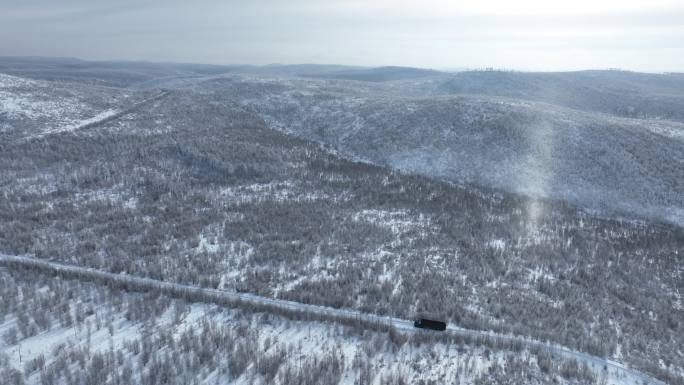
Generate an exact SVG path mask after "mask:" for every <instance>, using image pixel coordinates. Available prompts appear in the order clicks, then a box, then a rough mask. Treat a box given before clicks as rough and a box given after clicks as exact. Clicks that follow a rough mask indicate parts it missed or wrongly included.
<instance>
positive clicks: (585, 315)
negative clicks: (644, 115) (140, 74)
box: [0, 77, 684, 383]
mask: <svg viewBox="0 0 684 385" xmlns="http://www.w3.org/2000/svg"><path fill="white" fill-rule="evenodd" d="M307 82H309V81H308V80H307ZM333 83H334V82H333ZM236 84H237V85H239V86H240V87H237V86H236ZM255 84H261V85H262V87H261V88H260V87H256V86H255ZM82 86H84V85H82ZM84 87H85V86H84ZM241 87H242V88H241ZM345 87H347V86H345ZM359 87H360V89H361V90H363V88H364V87H366V86H359ZM89 92H101V91H98V89H97V88H92V89H91V91H89ZM106 92H109V91H106ZM126 92H129V93H131V94H135V95H136V96H135V97H137V98H140V99H141V100H142V99H144V97H143V96H145V97H146V96H147V95H149V94H150V92H149V91H142V93H141V94H137V93H136V92H139V91H134V90H127V91H126ZM283 92H286V93H288V92H289V93H300V94H301V95H302V98H304V99H307V98H309V97H310V98H312V100H316V101H317V103H316V104H312V105H311V106H310V107H307V108H306V109H305V110H302V109H293V110H292V111H290V115H287V116H288V117H289V118H290V119H292V120H291V121H294V117H295V116H296V115H294V114H295V113H297V112H298V111H307V113H308V111H315V109H316V108H322V107H321V106H328V105H329V104H335V103H337V101H336V99H335V98H334V97H332V96H325V95H327V94H326V93H320V91H319V90H317V89H315V88H314V89H312V90H311V89H310V90H308V91H307V90H306V88H296V89H295V90H292V89H291V88H290V86H288V85H287V83H283V82H274V81H271V80H258V79H257V80H249V81H247V82H243V81H241V80H240V81H237V82H236V81H235V78H234V77H231V78H229V79H219V80H209V81H207V82H203V83H197V84H195V85H192V86H189V87H183V88H178V89H174V90H169V91H167V93H166V95H165V97H164V98H161V99H158V100H153V101H151V102H149V103H146V104H144V105H141V106H140V107H139V108H137V109H135V110H130V111H128V112H127V113H125V114H123V115H121V116H118V117H117V118H116V119H112V120H104V121H102V122H100V123H96V124H91V125H87V126H82V127H80V128H78V129H74V130H71V131H59V132H55V133H52V134H48V135H43V136H39V137H34V138H28V139H27V138H11V139H12V140H5V141H2V142H0V169H2V170H3V172H2V173H1V174H0V196H2V198H3V199H0V250H1V251H2V252H4V253H8V254H18V255H22V254H29V255H35V256H38V257H41V258H49V259H56V260H60V261H65V262H70V263H74V264H78V265H81V266H89V267H95V268H99V269H104V270H107V271H111V272H115V273H128V274H136V275H143V276H149V277H154V278H156V279H162V280H165V281H172V282H182V283H192V284H199V285H202V286H206V287H214V288H223V289H226V290H236V291H247V292H252V293H257V294H262V295H267V296H273V297H277V298H287V299H292V300H297V301H302V302H306V303H315V304H323V305H327V306H333V307H348V308H357V309H362V310H364V311H367V312H372V313H378V314H387V315H397V316H401V317H403V318H413V317H415V316H416V315H418V314H424V313H427V314H434V315H437V316H439V317H441V318H443V319H445V320H449V321H451V322H454V323H457V324H459V325H462V326H464V327H470V328H482V329H493V330H499V331H504V332H511V333H516V334H521V335H528V336H531V337H535V338H539V339H542V340H547V339H548V340H552V341H557V342H560V343H562V344H564V345H567V346H569V347H573V348H576V349H578V350H581V351H586V352H590V353H592V354H597V355H606V356H609V357H613V358H615V359H616V360H618V361H622V362H626V363H629V364H630V365H634V366H635V367H638V368H640V369H643V370H645V371H646V372H649V373H652V374H655V375H657V376H658V377H660V378H662V379H665V380H666V381H670V382H672V383H675V381H681V378H682V375H683V374H684V367H683V366H682V364H681V363H682V362H683V361H682V352H681V348H680V347H681V346H682V344H684V340H682V327H684V325H682V322H681V320H682V319H684V310H683V309H682V305H681V298H680V294H679V293H680V292H681V291H682V289H683V288H682V282H683V280H682V263H681V262H682V256H681V250H684V230H683V229H682V228H681V227H677V226H675V225H671V224H668V223H667V222H658V221H655V222H647V221H641V220H628V219H611V218H604V217H602V216H599V215H595V214H591V213H590V212H587V211H584V210H580V209H578V208H577V207H575V206H573V205H571V204H568V203H564V202H563V201H554V200H544V199H540V198H529V197H525V196H523V195H517V194H514V193H510V192H506V191H505V190H498V189H493V188H489V187H478V185H471V184H454V183H450V182H447V181H439V180H436V179H433V178H430V177H429V176H425V175H419V174H412V173H408V172H402V171H398V170H394V169H391V168H386V167H382V166H381V165H374V164H371V163H367V162H359V161H355V160H350V159H349V157H347V156H346V155H345V153H344V152H342V153H338V152H337V151H336V150H334V149H332V148H331V147H327V146H323V145H320V144H318V143H316V142H312V141H309V140H307V139H304V138H301V137H299V138H298V137H295V136H291V135H288V134H286V133H284V132H281V131H278V130H274V129H272V126H271V125H272V124H273V121H272V120H269V119H266V120H264V117H266V118H269V116H268V115H269V114H265V113H264V110H263V108H265V107H264V105H262V104H260V105H256V104H255V103H253V101H254V100H262V99H259V98H261V97H262V96H263V95H274V96H273V97H278V96H279V95H281V94H282V93H283ZM307 92H310V93H311V94H307ZM345 92H346V91H345ZM364 92H365V91H364ZM374 92H375V91H374ZM383 92H384V91H383ZM151 94H152V95H154V94H155V93H151ZM132 97H133V96H132ZM103 98H104V96H103ZM240 100H242V101H246V102H240ZM325 100H327V101H328V102H327V103H328V104H326V102H325ZM469 100H470V99H469ZM319 101H320V103H319ZM352 102H353V100H352ZM401 103H402V104H401V105H402V106H404V107H406V104H404V101H401ZM412 103H413V102H412ZM445 103H446V102H445ZM468 103H470V102H468ZM473 103H475V102H473ZM360 105H361V106H362V107H364V108H368V109H371V108H374V106H375V107H377V109H379V110H380V109H382V108H384V106H385V104H384V102H373V103H370V102H364V101H363V100H361V102H360ZM465 105H466V106H468V104H467V103H466V104H465ZM475 105H477V106H481V105H484V106H486V107H487V108H483V109H481V110H477V111H479V113H482V114H483V116H490V113H491V114H497V113H499V112H497V111H500V110H499V109H498V107H495V105H496V103H494V102H487V103H486V104H480V103H475ZM317 106H318V107H317ZM430 106H432V104H431V105H430ZM437 106H440V104H439V103H438V104H437ZM489 106H491V107H489ZM418 107H420V108H424V107H423V106H421V105H418ZM102 108H103V109H108V108H112V107H111V106H109V105H106V106H102ZM298 108H299V107H298ZM326 108H327V107H326ZM350 108H352V109H354V108H356V107H354V105H353V104H352V107H350ZM430 108H433V107H430ZM434 108H441V107H434ZM444 108H445V109H446V110H448V111H453V109H452V108H451V107H449V108H447V107H444ZM391 111H399V110H391ZM429 111H431V110H429ZM340 114H344V110H343V112H340ZM516 114H517V115H515V116H523V117H525V116H528V115H526V113H523V112H519V113H516ZM559 114H560V113H559ZM431 115H433V114H432V113H426V116H428V117H429V116H431ZM325 116H327V117H328V118H329V119H333V118H334V117H332V116H331V115H325ZM384 116H387V117H391V113H390V112H387V114H385V115H384ZM469 116H470V115H469ZM552 116H553V119H560V117H558V116H560V115H555V113H553V114H552ZM301 118H302V120H303V121H304V122H305V123H307V124H308V122H311V121H314V120H307V119H309V117H308V116H307V115H302V116H301ZM328 118H323V117H321V118H320V120H318V121H320V122H322V123H325V122H328V121H329V120H326V119H328ZM397 119H399V117H397ZM473 119H478V118H477V117H473ZM481 119H484V118H481ZM421 121H422V120H416V123H419V122H421ZM447 121H448V119H447ZM485 121H487V120H486V119H485ZM283 122H284V123H288V122H290V120H288V121H283ZM494 122H497V120H496V119H495V120H494ZM532 122H534V121H532ZM22 124H23V123H22ZM28 124H30V123H28ZM492 124H494V126H492V127H493V128H492V130H494V129H495V128H496V127H498V126H496V124H501V125H504V122H501V121H499V123H496V124H495V123H492ZM516 124H519V123H516ZM616 124H617V125H618V126H619V128H615V127H612V126H608V127H607V128H604V129H606V130H618V129H619V130H625V129H626V128H625V126H624V124H623V123H616ZM12 125H13V127H14V125H17V126H19V123H12ZM350 126H352V127H353V121H350ZM485 126H486V124H485ZM504 126H505V127H508V126H506V125H504ZM21 127H24V126H21ZM321 127H322V129H323V130H325V129H326V126H325V125H324V124H321ZM414 127H420V126H419V125H417V124H416V125H414ZM478 127H484V126H478ZM516 127H519V129H521V130H522V129H524V127H522V126H516ZM611 127H612V128H611ZM281 128H285V129H292V130H295V129H296V127H294V126H292V127H291V126H289V124H284V127H281ZM295 131H296V130H295ZM361 131H364V130H361ZM340 132H341V131H340ZM367 132H370V133H372V132H373V131H372V130H367ZM387 132H389V131H386V133H387ZM388 135H389V134H388ZM395 135H397V136H399V137H402V136H403V134H401V133H400V132H398V133H396V134H395ZM635 135H649V136H647V137H646V139H649V138H651V136H650V135H655V134H646V133H638V132H636V133H635ZM414 137H415V138H418V137H420V134H415V136H414ZM513 139H515V136H514V137H513ZM357 140H359V141H361V137H359V139H357ZM675 140H676V139H668V141H667V142H666V143H662V144H659V145H658V147H656V149H657V151H655V150H654V151H655V152H654V155H653V156H665V155H667V154H670V155H672V154H675V155H676V154H677V151H681V147H677V146H676V145H675V144H673V143H675ZM342 143H345V142H344V141H342ZM369 143H372V142H369ZM388 143H390V145H391V143H398V142H392V141H389V140H388ZM647 145H651V144H648V143H647ZM667 151H670V152H667ZM371 160H373V159H372V158H371ZM502 160H503V159H502ZM378 163H381V162H378ZM659 167H662V168H661V169H659V170H662V172H663V173H670V174H668V175H671V174H672V173H676V172H677V168H676V167H675V166H674V165H669V166H668V165H665V164H662V165H659ZM410 171H415V170H410ZM672 183H674V185H672ZM677 183H681V179H679V180H678V179H676V178H674V179H670V180H669V181H668V182H666V183H665V187H667V188H671V189H673V190H668V191H674V189H675V187H676V186H677ZM654 194H656V193H654ZM658 194H659V193H658ZM663 194H665V195H664V196H666V197H667V199H674V200H675V201H676V200H677V199H678V195H676V193H673V192H671V193H663ZM656 196H657V194H656ZM658 199H660V198H658ZM663 199H665V198H663Z"/></svg>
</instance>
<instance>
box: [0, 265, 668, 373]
mask: <svg viewBox="0 0 684 385" xmlns="http://www.w3.org/2000/svg"><path fill="white" fill-rule="evenodd" d="M0 265H3V266H6V267H24V268H33V269H37V270H41V271H43V272H47V273H53V274H54V273H61V274H67V275H70V276H75V277H76V278H81V279H88V280H98V281H104V282H107V283H116V284H119V285H125V286H127V287H130V288H131V289H134V290H160V291H162V292H164V293H165V294H169V295H173V296H177V297H182V298H190V299H192V298H193V297H194V298H201V301H202V302H213V303H217V304H232V305H246V306H249V305H252V306H257V307H266V308H272V309H278V310H285V311H291V312H294V313H302V314H306V315H312V316H319V317H321V318H325V319H332V320H335V319H338V320H358V321H360V323H363V324H366V325H374V324H375V325H382V326H392V327H394V328H395V329H397V330H400V331H402V332H405V333H425V332H427V333H434V332H430V331H425V330H422V329H416V328H414V327H413V321H411V320H406V319H400V318H394V317H387V316H381V315H376V314H369V313H362V312H359V311H357V310H352V309H337V308H331V307H326V306H318V305H310V304H305V303H299V302H294V301H287V300H282V299H274V298H268V297H262V296H258V295H254V294H249V293H236V292H229V291H223V290H217V289H210V288H202V287H198V286H191V285H183V284H178V283H171V282H164V281H160V280H155V279H150V278H142V277H135V276H131V275H125V274H114V273H108V272H104V271H100V270H96V269H92V268H85V267H80V266H73V265H67V264H64V263H59V262H52V261H47V260H43V259H38V258H33V257H26V256H14V255H5V254H0ZM445 333H450V334H453V335H460V336H465V337H476V338H483V339H489V340H490V341H495V342H499V343H503V344H512V343H520V344H521V345H522V346H525V347H527V348H538V349H543V350H546V351H548V352H549V353H552V354H554V355H556V356H561V357H563V358H569V359H575V360H577V362H578V363H580V364H581V363H586V364H587V365H589V367H590V368H592V369H593V370H594V371H595V372H596V373H599V372H600V371H602V370H610V371H612V372H613V373H614V374H618V375H621V377H624V379H625V380H628V381H625V383H626V384H628V383H633V384H657V385H666V384H665V383H664V382H662V381H659V380H657V379H655V378H653V377H651V376H649V375H647V374H645V373H642V372H639V371H638V370H635V369H631V368H628V367H627V366H625V365H623V364H621V363H619V362H616V361H612V360H608V359H605V358H601V357H596V356H592V355H589V354H586V353H582V352H578V351H575V350H572V349H569V348H566V347H563V346H560V345H557V344H552V343H548V342H542V341H537V340H533V339H529V338H525V337H519V336H512V335H505V334H497V333H493V332H488V331H481V330H471V329H464V328H461V327H458V326H456V325H453V324H450V325H449V326H448V328H447V330H446V332H445Z"/></svg>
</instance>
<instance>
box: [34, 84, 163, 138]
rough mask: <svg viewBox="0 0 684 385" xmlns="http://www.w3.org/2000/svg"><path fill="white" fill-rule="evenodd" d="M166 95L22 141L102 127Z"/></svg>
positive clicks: (100, 114)
mask: <svg viewBox="0 0 684 385" xmlns="http://www.w3.org/2000/svg"><path fill="white" fill-rule="evenodd" d="M167 95H168V92H161V93H159V94H157V95H155V96H152V97H149V98H147V99H145V100H142V101H140V102H138V103H135V104H134V105H132V106H130V107H128V108H124V109H123V110H113V109H109V110H106V111H103V112H100V113H99V114H97V115H95V116H93V117H92V118H89V119H85V120H82V121H81V122H79V123H77V124H73V125H68V126H64V127H57V128H53V129H49V130H46V131H43V132H41V133H37V134H33V135H28V136H26V137H24V140H30V139H38V138H43V137H45V136H48V135H53V134H59V133H63V132H73V131H78V130H83V129H88V128H93V127H96V126H99V125H102V124H104V123H107V122H110V121H112V120H115V119H118V118H120V117H122V116H124V115H128V114H130V113H132V112H134V111H136V110H137V109H139V108H141V107H143V106H145V105H147V104H149V103H152V102H155V101H157V100H160V99H162V98H164V97H166V96H167Z"/></svg>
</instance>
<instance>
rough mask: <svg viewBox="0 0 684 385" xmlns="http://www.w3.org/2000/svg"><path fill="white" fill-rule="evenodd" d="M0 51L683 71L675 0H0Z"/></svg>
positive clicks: (680, 15) (682, 15) (683, 12)
mask: <svg viewBox="0 0 684 385" xmlns="http://www.w3.org/2000/svg"><path fill="white" fill-rule="evenodd" d="M0 9H1V10H2V12H0V55H45V56H76V57H81V58H86V59H144V60H164V61H184V62H189V61H192V62H208V63H253V64H267V63H275V62H280V63H302V62H318V63H342V64H360V65H410V66H421V67H431V68H463V67H502V68H517V69H531V70H559V69H560V70H563V69H580V68H607V67H620V68H626V69H634V70H644V71H682V70H684V43H683V42H684V23H682V20H684V5H682V4H681V1H673V0H651V1H649V2H644V1H641V0H619V1H618V0H603V1H599V0H593V1H591V0H574V1H562V2H561V1H550V0H517V1H502V0H478V1H447V0H424V1H409V0H392V1H390V0H373V1H357V0H333V1H321V0H290V1H278V0H252V1H232V0H228V1H225V0H223V1H222V0H203V1H194V2H188V1H181V0H166V1H162V0H137V1H133V0H119V1H115V2H112V1H104V0H63V1H53V0H22V1H6V0H0Z"/></svg>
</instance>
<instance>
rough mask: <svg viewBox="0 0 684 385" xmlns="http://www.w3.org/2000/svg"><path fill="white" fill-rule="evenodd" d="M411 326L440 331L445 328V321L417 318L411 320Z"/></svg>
mask: <svg viewBox="0 0 684 385" xmlns="http://www.w3.org/2000/svg"><path fill="white" fill-rule="evenodd" d="M413 326H415V327H417V328H420V329H430V330H438V331H440V332H441V331H444V330H446V327H447V325H446V322H442V321H434V320H431V319H425V318H418V319H417V320H415V321H414V322H413Z"/></svg>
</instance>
